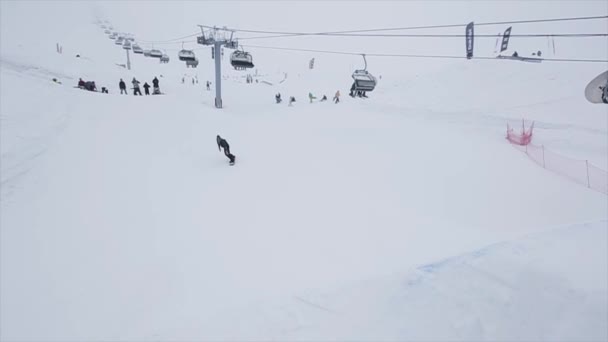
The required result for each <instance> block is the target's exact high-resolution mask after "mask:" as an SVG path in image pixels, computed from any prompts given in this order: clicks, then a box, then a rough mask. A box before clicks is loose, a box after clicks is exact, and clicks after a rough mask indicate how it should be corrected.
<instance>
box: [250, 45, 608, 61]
mask: <svg viewBox="0 0 608 342" xmlns="http://www.w3.org/2000/svg"><path fill="white" fill-rule="evenodd" d="M248 46H249V47H250V48H258V49H271V50H285V51H300V52H317V53H327V54H335V55H351V56H361V55H365V56H368V57H369V56H372V57H402V58H442V59H467V57H466V56H450V55H413V54H390V53H362V52H348V51H331V50H314V49H298V48H284V47H276V46H259V45H248ZM473 59H486V60H499V59H497V58H496V57H489V56H479V57H473ZM544 61H550V62H588V63H608V60H606V59H570V58H543V62H544Z"/></svg>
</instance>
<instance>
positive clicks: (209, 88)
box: [207, 81, 211, 90]
mask: <svg viewBox="0 0 608 342" xmlns="http://www.w3.org/2000/svg"><path fill="white" fill-rule="evenodd" d="M207 90H211V82H209V81H207Z"/></svg>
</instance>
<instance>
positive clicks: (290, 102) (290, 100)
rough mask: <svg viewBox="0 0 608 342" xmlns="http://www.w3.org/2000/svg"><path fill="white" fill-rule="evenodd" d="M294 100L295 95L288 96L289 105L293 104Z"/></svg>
mask: <svg viewBox="0 0 608 342" xmlns="http://www.w3.org/2000/svg"><path fill="white" fill-rule="evenodd" d="M294 102H296V98H295V97H293V96H292V97H290V98H289V106H293V103H294Z"/></svg>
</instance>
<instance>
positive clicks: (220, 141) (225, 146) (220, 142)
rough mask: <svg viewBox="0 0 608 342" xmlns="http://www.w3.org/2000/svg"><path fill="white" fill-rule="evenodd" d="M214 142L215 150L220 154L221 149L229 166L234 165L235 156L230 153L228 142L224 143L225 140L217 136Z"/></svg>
mask: <svg viewBox="0 0 608 342" xmlns="http://www.w3.org/2000/svg"><path fill="white" fill-rule="evenodd" d="M215 140H216V142H217V149H218V150H219V151H220V152H221V151H222V148H223V149H224V154H225V155H226V157H228V159H230V164H234V161H235V159H236V156H235V155H234V154H232V153H230V145H228V142H227V141H226V139H223V138H222V137H220V136H219V134H218V136H217V137H216V138H215Z"/></svg>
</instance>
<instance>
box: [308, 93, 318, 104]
mask: <svg viewBox="0 0 608 342" xmlns="http://www.w3.org/2000/svg"><path fill="white" fill-rule="evenodd" d="M308 99H309V100H310V103H312V100H315V99H316V97H315V96H314V95H313V94H312V93H310V92H309V93H308Z"/></svg>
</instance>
